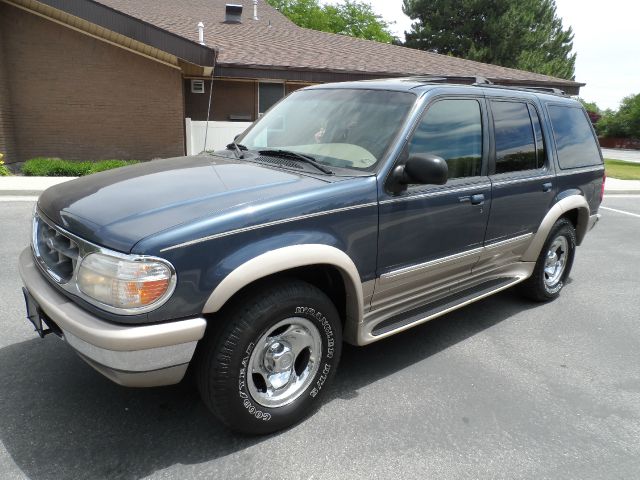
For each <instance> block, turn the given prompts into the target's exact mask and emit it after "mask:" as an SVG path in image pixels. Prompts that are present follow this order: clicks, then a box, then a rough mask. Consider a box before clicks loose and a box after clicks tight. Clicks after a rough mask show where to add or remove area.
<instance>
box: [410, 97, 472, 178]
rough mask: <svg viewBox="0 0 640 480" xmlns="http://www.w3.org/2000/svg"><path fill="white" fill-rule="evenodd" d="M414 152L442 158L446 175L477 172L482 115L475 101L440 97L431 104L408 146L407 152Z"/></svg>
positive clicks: (461, 175)
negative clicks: (446, 167) (445, 166)
mask: <svg viewBox="0 0 640 480" xmlns="http://www.w3.org/2000/svg"><path fill="white" fill-rule="evenodd" d="M416 153H421V154H432V155H438V156H440V157H442V158H444V159H445V160H446V161H447V166H448V167H449V178H460V177H473V176H477V175H480V171H481V169H482V117H481V114H480V104H479V103H478V102H477V100H467V99H460V100H457V99H456V100H440V101H438V102H436V103H434V104H433V105H431V106H430V107H429V110H428V111H427V113H426V115H425V116H424V117H423V119H422V121H421V122H420V125H419V126H418V128H417V130H416V132H415V134H414V135H413V138H412V139H411V143H410V145H409V154H410V155H411V154H416Z"/></svg>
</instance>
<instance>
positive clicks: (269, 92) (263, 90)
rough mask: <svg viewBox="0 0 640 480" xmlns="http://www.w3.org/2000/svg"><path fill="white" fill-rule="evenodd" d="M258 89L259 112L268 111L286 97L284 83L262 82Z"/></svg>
mask: <svg viewBox="0 0 640 480" xmlns="http://www.w3.org/2000/svg"><path fill="white" fill-rule="evenodd" d="M258 89H259V90H258V103H259V105H258V112H259V113H264V112H266V111H267V110H269V109H270V108H271V107H272V106H273V105H275V104H276V103H277V102H278V100H280V99H281V98H282V97H284V84H283V83H260V84H259V85H258Z"/></svg>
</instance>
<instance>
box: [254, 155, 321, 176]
mask: <svg viewBox="0 0 640 480" xmlns="http://www.w3.org/2000/svg"><path fill="white" fill-rule="evenodd" d="M258 153H259V154H260V155H265V156H272V157H286V158H291V159H294V160H300V161H301V162H305V163H308V164H309V165H313V166H314V167H316V168H317V169H318V170H320V171H321V172H322V173H326V174H327V175H333V172H332V171H331V170H329V169H328V168H327V167H325V166H324V165H322V164H321V163H319V162H318V161H317V160H316V159H315V158H313V157H312V156H310V155H304V154H302V153H298V152H294V151H292V150H258Z"/></svg>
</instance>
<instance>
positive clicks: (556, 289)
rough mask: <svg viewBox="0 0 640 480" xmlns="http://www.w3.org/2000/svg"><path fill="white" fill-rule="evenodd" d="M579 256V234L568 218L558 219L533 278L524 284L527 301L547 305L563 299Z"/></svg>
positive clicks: (541, 252) (522, 290)
mask: <svg viewBox="0 0 640 480" xmlns="http://www.w3.org/2000/svg"><path fill="white" fill-rule="evenodd" d="M575 253H576V230H575V228H574V227H573V224H572V223H571V222H570V221H569V220H567V219H566V218H561V219H559V220H558V221H557V222H556V223H555V224H554V225H553V228H552V229H551V232H550V233H549V236H548V237H547V241H546V242H545V244H544V246H543V247H542V250H541V251H540V255H539V256H538V260H537V261H536V266H535V269H534V270H533V274H532V275H531V277H529V278H528V279H527V280H525V281H524V282H522V284H521V288H520V290H521V292H522V293H523V294H524V295H525V296H526V297H528V298H530V299H532V300H535V301H538V302H547V301H549V300H553V299H555V298H557V297H558V296H559V295H560V291H561V290H562V288H563V287H564V285H565V282H566V279H567V277H568V276H569V272H570V271H571V267H572V266H573V259H574V256H575Z"/></svg>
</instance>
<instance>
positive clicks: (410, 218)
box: [372, 96, 491, 315]
mask: <svg viewBox="0 0 640 480" xmlns="http://www.w3.org/2000/svg"><path fill="white" fill-rule="evenodd" d="M486 119H487V115H486V109H485V104H484V98H482V97H480V96H478V97H475V96H460V97H444V98H438V99H436V100H434V101H432V102H431V103H430V104H429V106H428V107H427V109H426V112H425V114H424V115H423V117H422V119H421V120H420V122H419V124H418V126H417V128H416V130H415V131H414V132H413V134H412V136H411V137H410V138H409V141H408V145H407V148H406V150H405V154H404V159H405V161H406V158H407V157H408V155H411V154H433V155H438V156H441V157H442V158H444V159H445V160H446V161H447V164H448V167H449V179H448V181H447V183H446V184H445V185H410V186H409V187H408V189H407V190H406V191H405V192H403V193H402V194H400V195H397V196H393V195H391V194H389V193H386V192H385V193H384V194H383V195H382V196H381V198H380V208H379V212H380V230H379V240H378V273H377V274H378V277H379V278H378V281H377V282H376V287H375V293H374V296H373V302H372V309H384V310H386V311H387V312H388V314H389V315H392V314H394V313H398V312H401V311H404V310H406V309H409V308H411V307H414V306H418V305H421V304H423V303H425V302H426V301H427V300H432V299H436V298H437V297H438V295H444V294H446V293H447V292H448V290H449V289H450V287H451V285H453V284H455V283H457V281H458V280H459V279H460V278H461V277H464V276H466V275H468V274H469V273H470V272H471V268H472V266H473V265H474V264H475V263H476V262H477V260H478V258H479V255H480V252H481V250H482V242H483V240H484V235H485V229H486V225H487V220H488V212H489V206H490V203H491V185H490V182H489V178H488V177H487V163H486V159H487V157H488V132H487V129H486ZM401 161H402V159H401Z"/></svg>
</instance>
